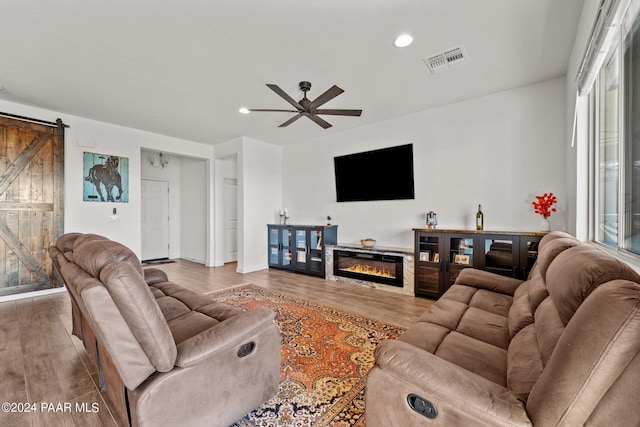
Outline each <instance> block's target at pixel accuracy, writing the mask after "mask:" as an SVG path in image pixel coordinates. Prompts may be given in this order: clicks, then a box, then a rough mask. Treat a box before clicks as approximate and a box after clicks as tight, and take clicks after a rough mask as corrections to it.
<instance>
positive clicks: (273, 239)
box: [269, 227, 280, 266]
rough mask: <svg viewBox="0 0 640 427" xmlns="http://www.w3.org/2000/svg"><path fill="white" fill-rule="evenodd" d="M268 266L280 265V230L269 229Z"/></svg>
mask: <svg viewBox="0 0 640 427" xmlns="http://www.w3.org/2000/svg"><path fill="white" fill-rule="evenodd" d="M269 265H275V266H277V265H280V230H278V229H277V228H275V227H270V228H269Z"/></svg>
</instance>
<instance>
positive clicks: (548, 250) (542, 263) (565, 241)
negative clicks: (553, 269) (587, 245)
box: [536, 237, 580, 280]
mask: <svg viewBox="0 0 640 427" xmlns="http://www.w3.org/2000/svg"><path fill="white" fill-rule="evenodd" d="M578 245H580V242H579V241H578V240H576V239H575V238H570V237H557V238H555V239H553V240H551V241H549V242H548V243H546V244H545V245H541V246H540V251H539V252H538V258H536V267H537V268H538V269H539V271H540V275H541V276H542V279H543V280H546V278H547V271H548V269H549V266H550V265H551V263H552V262H553V261H554V260H555V259H556V257H557V256H558V255H560V254H561V253H562V252H564V251H565V250H567V249H569V248H572V247H574V246H578Z"/></svg>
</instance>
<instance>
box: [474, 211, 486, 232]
mask: <svg viewBox="0 0 640 427" xmlns="http://www.w3.org/2000/svg"><path fill="white" fill-rule="evenodd" d="M483 228H484V214H483V213H482V205H478V212H476V230H482V229H483Z"/></svg>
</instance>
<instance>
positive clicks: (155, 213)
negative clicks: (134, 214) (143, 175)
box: [141, 179, 169, 261]
mask: <svg viewBox="0 0 640 427" xmlns="http://www.w3.org/2000/svg"><path fill="white" fill-rule="evenodd" d="M141 182H142V191H141V194H142V260H143V261H147V260H152V259H163V258H169V183H168V182H167V181H156V180H151V179H143V180H141Z"/></svg>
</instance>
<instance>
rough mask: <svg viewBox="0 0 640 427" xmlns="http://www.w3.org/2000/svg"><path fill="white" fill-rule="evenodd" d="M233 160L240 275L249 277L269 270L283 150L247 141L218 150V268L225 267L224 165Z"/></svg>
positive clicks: (278, 199)
mask: <svg viewBox="0 0 640 427" xmlns="http://www.w3.org/2000/svg"><path fill="white" fill-rule="evenodd" d="M232 156H235V159H236V174H237V180H238V265H237V271H238V272H240V273H248V272H251V271H256V270H262V269H265V268H267V244H266V236H267V228H266V225H267V224H268V223H272V222H274V221H277V220H278V219H277V218H278V211H279V209H280V207H281V206H282V203H281V202H282V149H281V147H279V146H276V145H273V144H269V143H266V142H263V141H259V140H257V139H252V138H248V137H240V138H236V139H234V140H231V141H227V142H225V143H222V144H217V145H216V146H215V158H216V196H215V197H216V198H215V202H216V207H215V211H216V221H215V225H216V233H215V242H216V243H215V248H216V260H215V265H222V264H223V263H224V256H223V255H224V251H223V248H224V223H223V206H222V203H223V201H222V193H223V192H222V183H223V178H224V177H223V174H224V167H223V163H224V162H225V161H226V160H227V159H229V158H230V157H232Z"/></svg>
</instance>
